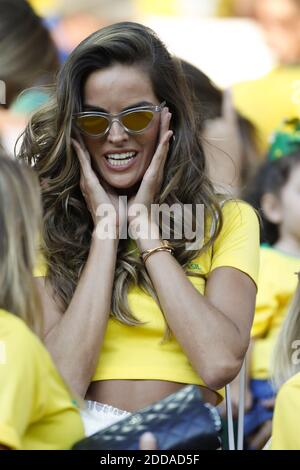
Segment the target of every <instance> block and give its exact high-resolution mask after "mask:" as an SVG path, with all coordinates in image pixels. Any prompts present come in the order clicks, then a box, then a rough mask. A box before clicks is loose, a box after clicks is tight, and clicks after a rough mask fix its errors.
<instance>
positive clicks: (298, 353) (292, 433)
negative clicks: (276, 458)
mask: <svg viewBox="0 0 300 470" xmlns="http://www.w3.org/2000/svg"><path fill="white" fill-rule="evenodd" d="M273 376H274V382H275V385H276V387H277V388H278V389H279V392H278V394H277V398H276V402H275V411H274V417H273V429H272V439H271V449H272V450H299V449H300V434H299V422H300V273H298V287H297V291H296V294H295V297H294V299H293V303H292V305H291V308H290V310H289V313H288V315H287V317H286V319H285V322H284V323H283V326H282V328H281V331H280V335H279V337H278V342H277V344H276V348H275V352H274V358H273Z"/></svg>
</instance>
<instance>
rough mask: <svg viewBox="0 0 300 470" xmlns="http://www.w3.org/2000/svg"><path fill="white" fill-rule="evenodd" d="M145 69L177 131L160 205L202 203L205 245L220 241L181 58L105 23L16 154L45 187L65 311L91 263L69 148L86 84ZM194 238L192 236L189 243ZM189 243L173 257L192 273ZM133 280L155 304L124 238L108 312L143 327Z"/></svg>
mask: <svg viewBox="0 0 300 470" xmlns="http://www.w3.org/2000/svg"><path fill="white" fill-rule="evenodd" d="M116 63H117V64H126V65H130V66H131V65H132V66H138V67H141V68H142V69H143V70H144V71H146V73H147V74H148V75H149V77H150V79H151V82H152V86H153V91H154V93H155V95H156V96H157V98H158V99H159V101H160V102H162V101H166V102H167V106H168V107H169V109H170V112H171V113H172V121H171V127H172V129H173V132H174V134H175V136H176V139H175V141H174V142H172V144H171V146H170V150H169V157H168V159H167V163H166V166H165V170H164V179H163V184H162V188H161V191H160V194H159V195H158V196H157V198H156V201H154V202H155V203H157V204H163V203H166V204H168V205H169V206H171V205H172V204H174V203H177V204H181V205H183V204H192V206H193V207H196V204H203V205H204V206H205V209H206V215H207V216H208V217H209V218H210V220H212V221H213V227H214V229H213V230H212V231H211V234H210V237H209V239H207V240H206V243H205V245H204V247H203V248H202V249H203V250H205V249H207V248H208V246H209V245H210V244H211V243H212V242H213V241H214V240H215V238H216V237H217V235H218V233H219V230H220V228H221V225H222V213H221V209H220V205H219V203H218V198H217V197H216V195H215V194H214V191H213V188H212V185H211V183H210V181H209V180H208V178H207V176H206V171H205V159H204V154H203V149H202V145H201V140H200V132H199V131H198V128H197V119H196V117H195V115H194V112H193V106H192V105H191V96H190V92H189V89H188V86H187V84H186V82H185V79H184V74H183V72H182V70H181V66H180V62H179V61H178V60H176V58H174V57H172V56H171V55H170V53H169V52H168V50H167V49H166V47H165V46H164V44H163V43H162V42H161V41H160V39H159V38H158V37H157V36H156V34H155V33H154V32H153V31H152V30H151V29H149V28H147V27H145V26H143V25H140V24H137V23H131V22H123V23H117V24H114V25H112V26H108V27H105V28H103V29H101V30H99V31H97V32H95V33H93V34H92V35H91V36H89V37H88V38H87V39H85V40H84V41H83V42H82V43H81V44H80V45H79V46H78V47H77V48H76V49H75V50H74V51H73V52H72V54H71V55H70V56H69V58H68V60H67V61H66V63H65V64H64V66H63V67H62V69H61V71H60V73H59V75H58V78H57V83H56V85H55V87H54V90H53V96H52V99H51V101H50V102H49V103H48V104H47V105H46V106H44V107H43V109H41V110H40V111H38V112H37V113H36V114H35V115H34V116H33V117H32V119H31V121H30V123H29V124H28V126H27V128H26V131H25V134H24V138H23V144H22V147H21V150H20V154H19V158H21V159H23V160H25V161H26V162H27V163H28V164H30V165H33V166H34V168H35V169H36V171H37V173H38V175H39V178H40V181H41V185H42V200H43V206H44V241H45V247H46V248H45V258H46V262H47V265H48V280H49V281H50V283H51V285H52V288H53V289H54V295H55V296H56V298H57V300H58V301H59V303H61V305H62V308H63V309H66V308H67V306H68V305H69V303H70V301H71V298H72V296H73V294H74V291H75V289H76V286H77V283H78V279H79V277H80V273H81V271H82V269H83V266H84V264H85V262H86V260H87V257H88V253H89V249H90V243H91V234H92V231H93V228H94V227H93V222H92V219H91V216H90V213H89V211H88V209H87V206H86V203H85V200H84V198H83V196H82V193H81V191H80V188H79V180H80V166H79V162H78V158H77V156H76V154H75V152H74V150H73V149H72V146H71V134H72V116H73V114H74V113H77V112H80V111H82V106H83V89H84V84H85V81H86V79H87V77H88V76H89V75H90V74H91V73H92V72H94V71H95V70H101V69H105V68H107V67H110V66H112V65H114V64H116ZM189 241H190V240H189ZM186 242H187V240H186V239H185V238H182V239H181V240H176V239H175V237H174V233H173V232H172V230H171V243H172V245H173V247H174V249H175V257H176V259H177V260H178V262H179V263H180V264H181V266H182V267H183V268H184V269H185V270H187V265H188V263H189V262H190V261H191V260H192V259H193V258H195V256H196V255H197V254H198V253H199V250H198V251H197V252H195V251H190V250H187V249H186V246H185V244H186ZM131 285H139V286H140V287H141V288H142V289H143V290H144V291H145V292H147V293H148V294H150V295H151V296H152V297H153V298H154V299H156V301H157V302H158V298H157V296H156V293H155V290H154V288H153V285H152V282H151V279H150V277H149V275H148V273H147V270H146V269H145V266H144V264H143V263H142V262H141V260H140V259H139V257H138V256H136V253H134V252H133V250H132V249H131V251H130V249H129V247H128V243H126V240H125V241H124V240H120V242H119V247H118V255H117V264H116V270H115V277H114V286H113V295H112V305H111V314H112V315H113V316H114V317H115V318H117V319H118V320H120V321H121V322H123V323H125V324H128V325H135V324H138V323H139V321H138V320H137V319H136V318H135V317H134V316H133V314H132V312H131V311H130V308H129V306H128V300H127V294H128V288H129V286H131Z"/></svg>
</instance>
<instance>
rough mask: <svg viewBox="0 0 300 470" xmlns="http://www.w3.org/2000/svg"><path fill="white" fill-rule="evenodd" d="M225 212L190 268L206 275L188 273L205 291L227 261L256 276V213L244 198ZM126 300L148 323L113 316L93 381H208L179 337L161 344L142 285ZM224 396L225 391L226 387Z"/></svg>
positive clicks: (160, 323) (155, 310) (161, 325)
mask: <svg viewBox="0 0 300 470" xmlns="http://www.w3.org/2000/svg"><path fill="white" fill-rule="evenodd" d="M223 216H224V224H223V227H222V230H221V232H220V234H219V236H218V238H217V240H216V241H215V243H214V245H213V247H210V248H209V249H208V250H206V252H205V253H203V254H201V255H200V256H198V257H197V258H195V259H194V260H193V261H192V262H191V263H190V264H189V266H188V267H187V271H189V272H193V273H195V274H201V275H202V276H203V277H195V276H189V279H190V281H191V283H192V284H193V285H194V286H195V288H196V289H197V290H198V291H199V292H200V293H201V294H204V293H205V283H206V278H207V277H208V275H209V274H210V273H211V272H212V271H213V270H214V269H217V268H221V267H224V266H226V267H232V268H236V269H238V270H240V271H242V272H243V273H246V274H247V275H248V276H249V277H250V278H251V279H253V281H254V282H255V283H256V281H257V276H258V259H259V226H258V218H257V216H256V213H255V212H254V210H253V209H252V208H251V207H250V206H249V205H248V204H246V203H243V202H239V201H228V202H226V203H225V204H224V206H223ZM45 274H46V269H45V266H43V265H42V264H41V265H40V266H37V270H36V275H40V276H41V275H45ZM99 282H100V281H99ZM175 291H176V286H174V292H175ZM232 295H234V293H232ZM128 303H129V306H130V307H131V309H132V312H133V314H134V315H135V316H136V317H137V318H138V319H139V320H141V321H142V322H145V323H144V324H143V325H138V326H127V325H124V324H122V323H120V322H119V321H117V320H115V319H114V318H110V319H109V321H108V326H107V331H106V334H105V337H104V342H103V346H102V349H101V351H100V357H99V360H98V364H97V367H96V370H95V373H94V376H93V381H98V380H113V379H119V380H122V379H124V380H130V379H131V380H162V381H171V382H179V383H183V384H199V385H204V386H205V384H204V382H203V380H202V379H201V377H199V376H198V375H197V374H196V372H195V371H194V370H193V368H192V366H191V364H190V362H189V360H188V358H187V357H186V355H185V353H184V351H183V350H182V348H181V346H180V345H179V343H178V342H177V341H176V338H175V337H172V338H171V340H169V341H167V342H165V343H163V344H162V341H161V340H162V338H163V334H164V331H165V321H164V317H163V314H162V312H161V310H160V309H159V307H158V305H157V304H156V302H155V301H154V300H153V298H152V297H151V296H150V295H148V294H146V293H145V292H143V291H142V290H141V288H140V287H138V286H131V287H130V289H129V292H128ZM82 314H83V315H84V312H82ZM241 315H243V312H241ZM183 321H184V319H183ZM220 395H221V397H222V396H223V391H221V392H220ZM221 397H220V398H221Z"/></svg>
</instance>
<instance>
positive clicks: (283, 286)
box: [245, 150, 300, 448]
mask: <svg viewBox="0 0 300 470" xmlns="http://www.w3.org/2000/svg"><path fill="white" fill-rule="evenodd" d="M299 185H300V152H299V150H298V151H297V152H295V153H294V154H291V155H287V156H283V157H282V158H280V159H278V160H275V161H268V162H267V163H266V164H264V165H263V167H262V168H261V169H260V171H259V172H258V174H257V176H256V178H255V181H254V184H253V187H252V190H251V193H249V194H248V197H247V198H246V199H247V200H248V201H249V202H251V203H252V204H253V206H254V207H256V208H257V210H259V211H260V213H261V217H262V221H263V224H262V226H263V229H262V240H263V241H264V242H265V243H264V244H263V245H262V247H261V252H260V272H259V278H258V293H257V300H256V310H255V316H254V322H253V327H252V331H251V336H252V341H251V349H250V350H249V353H248V359H249V361H248V362H249V379H250V382H249V384H248V388H247V397H246V409H247V411H248V412H247V414H246V416H245V434H246V436H247V437H248V438H249V445H250V446H252V447H254V448H257V447H258V448H261V447H262V446H263V445H264V444H265V442H263V439H264V437H263V436H264V431H263V430H266V429H267V428H268V429H270V428H271V419H272V415H273V406H272V402H273V401H274V396H275V391H274V390H273V387H272V385H271V383H270V379H271V357H272V352H273V349H274V346H275V343H276V339H277V336H278V332H279V330H280V327H281V324H282V322H283V320H284V318H285V315H286V313H287V309H288V306H289V304H290V301H291V299H292V297H293V295H294V292H295V290H296V286H297V280H296V276H295V274H294V273H295V272H297V271H299V269H300V243H299V240H300V211H299V208H300V196H299ZM251 435H254V436H255V437H253V438H250V436H251ZM267 437H268V436H267V433H266V440H267ZM260 438H261V439H262V441H261V442H260Z"/></svg>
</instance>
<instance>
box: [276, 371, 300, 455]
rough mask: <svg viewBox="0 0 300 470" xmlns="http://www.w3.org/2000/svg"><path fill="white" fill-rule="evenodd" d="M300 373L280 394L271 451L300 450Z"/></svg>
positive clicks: (277, 399) (277, 400)
mask: <svg viewBox="0 0 300 470" xmlns="http://www.w3.org/2000/svg"><path fill="white" fill-rule="evenodd" d="M299 422H300V373H298V374H296V375H294V377H292V378H291V379H289V380H288V381H287V382H286V383H285V384H283V386H282V387H281V389H280V390H279V392H278V395H277V398H276V403H275V411H274V417H273V429H272V441H271V450H300V433H299Z"/></svg>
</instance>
